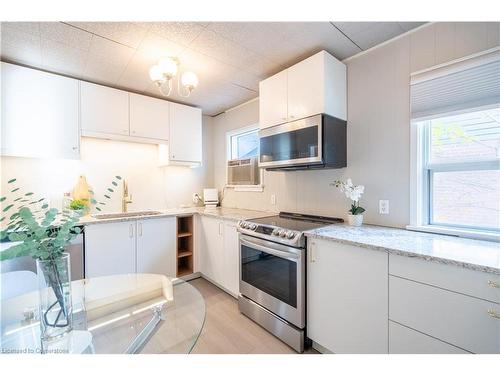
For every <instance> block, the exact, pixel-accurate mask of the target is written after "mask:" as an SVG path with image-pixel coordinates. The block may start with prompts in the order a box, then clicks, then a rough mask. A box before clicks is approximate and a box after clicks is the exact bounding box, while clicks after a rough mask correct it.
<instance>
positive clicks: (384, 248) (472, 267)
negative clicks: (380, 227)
mask: <svg viewBox="0 0 500 375" xmlns="http://www.w3.org/2000/svg"><path fill="white" fill-rule="evenodd" d="M305 235H306V236H307V237H313V238H317V239H320V240H325V241H332V242H338V243H343V244H346V245H354V246H358V247H362V248H364V249H370V250H375V251H387V252H388V253H389V254H394V255H401V256H406V257H409V258H418V259H423V260H426V261H430V262H436V263H441V264H449V265H454V266H457V267H463V268H466V269H470V270H474V271H480V272H486V273H492V274H496V275H500V268H495V267H489V266H483V265H480V264H475V263H468V262H461V261H458V260H454V259H449V258H441V257H435V256H430V255H424V254H420V253H417V252H413V251H408V250H401V249H395V248H391V247H387V246H376V245H371V244H366V243H362V242H358V241H355V240H346V239H344V238H336V237H332V236H325V235H321V234H317V233H312V232H305Z"/></svg>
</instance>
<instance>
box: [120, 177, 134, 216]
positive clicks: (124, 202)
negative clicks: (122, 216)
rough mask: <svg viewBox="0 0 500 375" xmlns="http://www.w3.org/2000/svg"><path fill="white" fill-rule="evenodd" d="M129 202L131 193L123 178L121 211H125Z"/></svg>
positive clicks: (130, 201)
mask: <svg viewBox="0 0 500 375" xmlns="http://www.w3.org/2000/svg"><path fill="white" fill-rule="evenodd" d="M129 203H132V194H130V195H129V193H128V184H127V181H125V180H123V197H122V212H127V204H129Z"/></svg>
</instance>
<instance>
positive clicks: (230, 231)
mask: <svg viewBox="0 0 500 375" xmlns="http://www.w3.org/2000/svg"><path fill="white" fill-rule="evenodd" d="M239 250H240V249H239V241H238V230H237V228H236V222H235V221H226V222H224V283H223V286H224V287H225V288H226V289H227V290H228V291H229V292H231V293H232V294H233V295H235V296H237V295H238V294H239V293H240V251H239Z"/></svg>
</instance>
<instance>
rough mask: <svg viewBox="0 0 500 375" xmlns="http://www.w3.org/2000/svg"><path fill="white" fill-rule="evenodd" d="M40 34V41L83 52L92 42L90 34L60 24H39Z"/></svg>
mask: <svg viewBox="0 0 500 375" xmlns="http://www.w3.org/2000/svg"><path fill="white" fill-rule="evenodd" d="M40 33H41V36H42V39H50V40H53V41H55V42H59V43H63V44H66V45H68V46H71V47H72V48H79V49H82V50H84V51H86V50H88V49H89V47H90V42H91V40H92V34H91V33H89V32H87V31H84V30H80V29H77V28H76V27H73V26H70V25H66V24H64V23H62V22H41V23H40Z"/></svg>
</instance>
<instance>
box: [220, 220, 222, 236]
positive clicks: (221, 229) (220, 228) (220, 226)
mask: <svg viewBox="0 0 500 375" xmlns="http://www.w3.org/2000/svg"><path fill="white" fill-rule="evenodd" d="M219 236H222V223H219Z"/></svg>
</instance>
